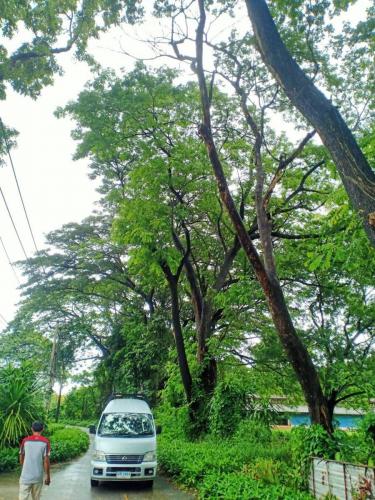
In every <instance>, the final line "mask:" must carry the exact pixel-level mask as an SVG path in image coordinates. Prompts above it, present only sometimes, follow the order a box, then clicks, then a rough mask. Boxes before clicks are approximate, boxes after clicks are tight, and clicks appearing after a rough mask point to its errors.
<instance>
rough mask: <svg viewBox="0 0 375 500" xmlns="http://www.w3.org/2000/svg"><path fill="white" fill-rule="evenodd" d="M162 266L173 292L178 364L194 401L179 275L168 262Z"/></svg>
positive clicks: (188, 395) (189, 399)
mask: <svg viewBox="0 0 375 500" xmlns="http://www.w3.org/2000/svg"><path fill="white" fill-rule="evenodd" d="M160 265H161V268H162V270H163V272H164V275H165V277H166V278H167V281H168V285H169V290H170V293H171V304H172V305H171V309H172V325H173V333H174V339H175V343H176V350H177V359H178V366H179V368H180V373H181V379H182V384H183V386H184V391H185V395H186V399H187V401H188V403H191V401H192V392H193V382H192V378H191V374H190V369H189V364H188V360H187V357H186V350H185V344H184V337H183V334H182V327H181V321H180V307H179V298H178V289H177V279H178V278H177V277H176V276H175V275H173V274H172V271H171V270H170V268H169V266H168V265H167V264H166V263H161V264H160Z"/></svg>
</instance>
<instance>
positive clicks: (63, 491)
mask: <svg viewBox="0 0 375 500" xmlns="http://www.w3.org/2000/svg"><path fill="white" fill-rule="evenodd" d="M90 455H91V447H90V450H89V451H88V452H87V453H86V454H85V455H83V456H82V457H81V458H78V459H77V460H74V461H73V462H71V463H69V464H67V465H56V466H53V468H52V473H51V481H52V482H51V485H50V486H44V487H43V493H42V499H43V500H94V499H95V500H102V499H103V500H148V499H152V500H192V499H193V498H194V496H192V495H190V494H188V493H185V492H182V491H180V490H178V489H176V488H175V487H174V486H173V485H172V484H170V483H169V482H168V481H167V480H166V479H164V478H162V477H158V478H156V479H155V481H154V487H153V488H152V489H151V488H147V487H143V486H140V485H137V484H128V483H120V484H116V483H104V484H103V483H102V485H101V486H99V487H98V488H91V486H90V476H89V470H90ZM17 498H18V474H15V473H9V474H0V500H17Z"/></svg>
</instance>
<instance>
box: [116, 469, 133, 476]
mask: <svg viewBox="0 0 375 500" xmlns="http://www.w3.org/2000/svg"><path fill="white" fill-rule="evenodd" d="M116 477H132V475H131V472H128V471H123V470H122V471H119V472H117V474H116Z"/></svg>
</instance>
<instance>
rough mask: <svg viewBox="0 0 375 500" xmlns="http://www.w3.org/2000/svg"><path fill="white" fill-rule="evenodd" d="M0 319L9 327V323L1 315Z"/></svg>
mask: <svg viewBox="0 0 375 500" xmlns="http://www.w3.org/2000/svg"><path fill="white" fill-rule="evenodd" d="M0 319H2V320H3V321H4V323H5V324H6V325H8V321H7V320H6V319H5V318H4V316H3V315H2V314H1V313H0Z"/></svg>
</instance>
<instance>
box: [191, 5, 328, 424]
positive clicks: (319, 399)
mask: <svg viewBox="0 0 375 500" xmlns="http://www.w3.org/2000/svg"><path fill="white" fill-rule="evenodd" d="M198 4H199V9H200V20H199V24H198V28H197V38H196V53H197V65H196V67H197V75H198V83H199V89H200V95H201V102H202V111H203V124H202V125H201V126H200V130H199V135H200V136H201V137H202V139H203V141H204V143H205V145H206V148H207V152H208V156H209V159H210V162H211V165H212V168H213V171H214V174H215V177H216V181H217V185H218V189H219V195H220V198H221V200H222V202H223V205H224V206H225V207H226V210H227V212H228V214H229V217H230V219H231V221H232V224H233V226H234V229H235V231H236V234H237V236H238V239H239V241H240V243H241V246H242V248H243V249H244V251H245V254H246V256H247V258H248V260H249V262H250V264H251V265H252V267H253V270H254V272H255V275H256V277H257V279H258V281H259V283H260V285H261V287H262V289H263V291H264V294H265V296H266V298H267V301H268V306H269V310H270V313H271V316H272V319H273V323H274V325H275V329H276V332H277V334H278V336H279V339H280V341H281V343H282V346H283V348H284V350H285V352H286V354H287V356H288V358H289V360H290V362H291V364H292V366H293V368H294V372H295V374H296V376H297V379H298V381H299V383H300V385H301V388H302V390H303V393H304V396H305V399H306V402H307V404H308V407H309V413H310V417H311V420H312V422H313V423H317V424H321V425H322V426H323V427H324V428H325V429H326V430H327V431H328V432H329V433H332V431H333V430H332V422H331V421H330V419H329V411H328V406H327V400H326V398H325V396H324V394H323V391H322V388H321V385H320V381H319V377H318V373H317V371H316V370H315V367H314V364H313V362H312V360H311V357H310V355H309V353H308V351H307V349H306V346H305V345H304V344H303V342H302V341H301V339H300V338H299V336H298V334H297V332H296V330H295V328H294V325H293V322H292V319H291V317H290V314H289V310H288V306H287V304H286V301H285V298H284V294H283V291H282V288H281V286H280V283H279V281H278V279H277V277H276V276H275V275H273V274H271V275H269V274H267V271H266V269H265V267H264V265H263V262H262V261H261V259H260V257H259V255H258V252H257V250H256V248H255V247H254V245H253V243H252V241H251V238H250V236H249V233H248V232H247V231H246V228H245V226H244V223H243V220H242V218H241V216H240V214H239V212H238V211H237V208H236V206H235V204H234V201H233V198H232V195H231V193H230V191H229V187H228V184H227V181H226V178H225V174H224V170H223V167H222V164H221V161H220V159H219V156H218V153H217V150H216V146H215V143H214V140H213V136H212V131H211V115H210V100H209V97H208V91H207V87H206V81H205V74H204V68H203V34H204V26H205V20H206V16H205V9H204V0H198Z"/></svg>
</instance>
